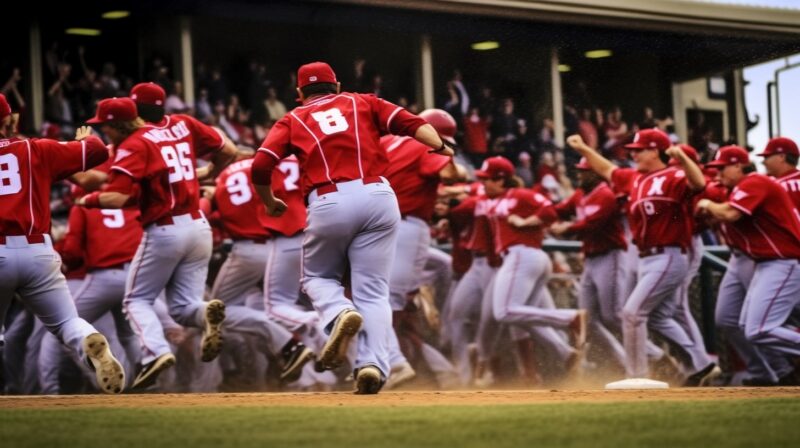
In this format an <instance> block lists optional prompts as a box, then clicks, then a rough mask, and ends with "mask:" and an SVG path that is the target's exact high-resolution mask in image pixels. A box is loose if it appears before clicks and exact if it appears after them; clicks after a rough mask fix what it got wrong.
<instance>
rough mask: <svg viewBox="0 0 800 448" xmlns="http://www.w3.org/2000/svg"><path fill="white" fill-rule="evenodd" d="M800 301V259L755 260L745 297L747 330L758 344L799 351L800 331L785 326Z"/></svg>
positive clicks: (793, 351)
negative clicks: (799, 260)
mask: <svg viewBox="0 0 800 448" xmlns="http://www.w3.org/2000/svg"><path fill="white" fill-rule="evenodd" d="M798 303H800V262H798V261H797V260H771V261H764V262H760V263H756V270H755V273H754V275H753V280H752V281H751V282H750V288H749V290H748V292H747V297H746V298H745V303H744V307H745V317H744V324H745V327H744V333H745V336H746V337H747V339H748V340H749V341H750V342H752V343H753V344H755V345H756V347H769V348H773V349H775V350H778V351H780V352H783V353H786V354H788V355H793V356H798V355H800V333H798V332H797V331H795V330H794V329H793V328H787V327H784V325H785V324H786V321H787V320H788V318H789V316H790V315H791V313H792V311H793V310H794V308H795V306H797V305H798Z"/></svg>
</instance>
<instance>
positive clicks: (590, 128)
mask: <svg viewBox="0 0 800 448" xmlns="http://www.w3.org/2000/svg"><path fill="white" fill-rule="evenodd" d="M578 134H580V136H581V138H583V141H584V142H585V143H586V144H587V145H589V147H590V148H594V149H597V144H598V138H597V127H596V126H595V125H594V123H592V111H591V110H590V109H588V108H584V109H581V118H580V120H578Z"/></svg>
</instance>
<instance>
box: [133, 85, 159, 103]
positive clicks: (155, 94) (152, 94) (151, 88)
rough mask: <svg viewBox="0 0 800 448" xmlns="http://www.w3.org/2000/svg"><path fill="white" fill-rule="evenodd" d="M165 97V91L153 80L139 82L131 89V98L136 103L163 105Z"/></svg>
mask: <svg viewBox="0 0 800 448" xmlns="http://www.w3.org/2000/svg"><path fill="white" fill-rule="evenodd" d="M166 98H167V92H165V91H164V89H163V88H162V87H161V86H160V85H158V84H156V83H154V82H141V83H139V84H136V85H135V86H133V88H132V89H131V99H132V100H133V101H135V102H136V104H149V105H151V106H163V105H164V101H165V100H166Z"/></svg>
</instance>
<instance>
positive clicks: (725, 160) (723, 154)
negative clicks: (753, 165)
mask: <svg viewBox="0 0 800 448" xmlns="http://www.w3.org/2000/svg"><path fill="white" fill-rule="evenodd" d="M734 163H745V164H746V163H750V155H749V154H747V150H746V149H744V148H742V147H741V146H736V145H730V146H723V147H722V148H720V149H719V151H717V154H716V156H714V160H712V161H711V162H708V163H706V166H707V167H710V168H721V167H724V166H728V165H733V164H734Z"/></svg>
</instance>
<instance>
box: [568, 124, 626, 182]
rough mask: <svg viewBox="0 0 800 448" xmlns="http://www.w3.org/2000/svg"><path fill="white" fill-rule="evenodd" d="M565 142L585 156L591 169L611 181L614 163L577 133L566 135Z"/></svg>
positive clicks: (614, 167)
mask: <svg viewBox="0 0 800 448" xmlns="http://www.w3.org/2000/svg"><path fill="white" fill-rule="evenodd" d="M567 144H568V145H569V146H570V147H571V148H572V149H574V150H575V151H577V152H578V154H580V155H582V156H583V157H586V162H587V163H588V164H589V166H590V167H592V171H594V172H595V173H597V174H599V175H600V176H602V177H603V178H604V179H605V180H607V181H611V173H613V172H614V170H615V169H617V166H616V165H614V164H613V163H611V161H610V160H608V159H606V158H605V157H603V156H602V155H601V154H600V153H599V152H597V151H595V150H594V149H593V148H591V147H589V145H587V144H586V143H584V142H583V138H581V136H580V135H578V134H575V135H570V136H569V137H567Z"/></svg>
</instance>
